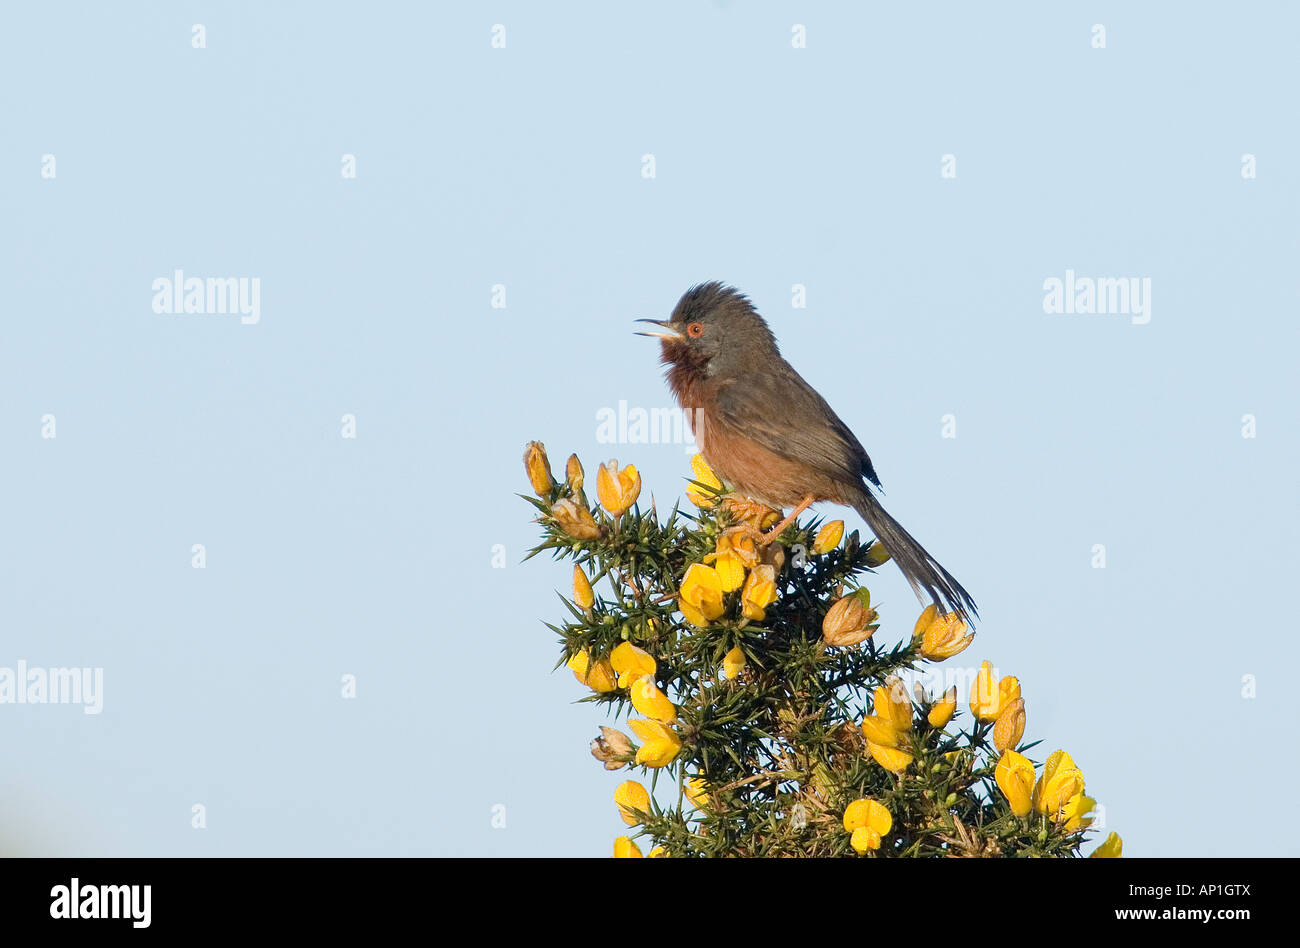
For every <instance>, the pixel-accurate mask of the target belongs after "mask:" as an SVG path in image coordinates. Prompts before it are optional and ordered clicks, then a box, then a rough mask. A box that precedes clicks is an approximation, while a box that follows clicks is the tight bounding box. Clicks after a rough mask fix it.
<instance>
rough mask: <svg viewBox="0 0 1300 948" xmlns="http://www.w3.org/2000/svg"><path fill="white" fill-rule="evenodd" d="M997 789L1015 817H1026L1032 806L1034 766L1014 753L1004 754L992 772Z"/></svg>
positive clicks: (1025, 758) (1027, 759)
mask: <svg viewBox="0 0 1300 948" xmlns="http://www.w3.org/2000/svg"><path fill="white" fill-rule="evenodd" d="M993 779H994V780H996V781H997V784H998V789H999V790H1001V791H1002V795H1003V796H1005V797H1006V798H1007V802H1008V803H1010V804H1011V812H1012V813H1014V814H1015V815H1016V816H1028V815H1029V811H1030V809H1031V808H1032V806H1033V797H1032V793H1033V788H1034V765H1033V764H1032V763H1030V761H1029V758H1028V757H1024V756H1022V755H1021V754H1017V753H1016V752H1015V751H1007V752H1005V753H1004V754H1003V755H1002V757H1001V759H1000V760H999V761H998V765H997V767H996V768H995V769H994V771H993Z"/></svg>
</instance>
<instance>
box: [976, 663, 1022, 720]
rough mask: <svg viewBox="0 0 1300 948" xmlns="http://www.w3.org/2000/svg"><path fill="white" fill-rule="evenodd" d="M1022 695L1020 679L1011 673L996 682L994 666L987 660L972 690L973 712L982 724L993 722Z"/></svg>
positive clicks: (981, 667)
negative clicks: (994, 680)
mask: <svg viewBox="0 0 1300 948" xmlns="http://www.w3.org/2000/svg"><path fill="white" fill-rule="evenodd" d="M1019 697H1020V681H1019V679H1017V678H1013V677H1011V676H1010V675H1008V676H1006V677H1005V678H1003V679H1002V680H1001V681H999V682H997V684H994V682H993V666H992V665H991V664H990V663H988V662H985V663H984V664H982V665H981V666H980V670H979V674H977V675H976V676H975V684H973V685H972V686H971V690H970V709H971V713H972V714H974V715H975V717H976V718H977V719H979V721H980V723H982V724H992V723H993V722H994V721H996V720H997V719H998V717H999V716H1000V715H1001V714H1002V712H1003V710H1004V709H1005V708H1006V707H1007V706H1008V705H1010V704H1011V703H1012V702H1013V701H1015V700H1016V699H1017V698H1019Z"/></svg>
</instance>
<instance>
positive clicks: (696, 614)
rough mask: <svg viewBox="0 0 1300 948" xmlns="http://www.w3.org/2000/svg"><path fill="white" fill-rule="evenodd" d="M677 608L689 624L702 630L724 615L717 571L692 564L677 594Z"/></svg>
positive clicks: (720, 584)
mask: <svg viewBox="0 0 1300 948" xmlns="http://www.w3.org/2000/svg"><path fill="white" fill-rule="evenodd" d="M677 608H678V609H680V610H681V611H682V615H683V616H684V617H685V618H686V621H687V622H689V623H690V624H691V625H694V626H697V627H699V628H701V629H702V628H704V627H705V626H706V625H708V624H709V623H710V622H711V621H712V620H714V619H716V618H718V617H719V616H720V615H722V612H723V603H722V580H721V579H720V578H719V577H718V573H717V570H715V569H713V568H712V567H710V566H704V565H703V564H700V563H692V564H691V565H690V567H689V568H688V569H687V570H686V576H685V577H684V578H683V579H682V588H681V589H680V590H679V591H678V593H677Z"/></svg>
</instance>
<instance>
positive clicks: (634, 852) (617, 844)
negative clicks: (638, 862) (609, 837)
mask: <svg viewBox="0 0 1300 948" xmlns="http://www.w3.org/2000/svg"><path fill="white" fill-rule="evenodd" d="M614 858H615V859H640V858H641V847H640V846H638V845H637V844H636V843H634V842H632V840H631V838H630V837H627V836H620V837H619V838H618V839H616V840H614Z"/></svg>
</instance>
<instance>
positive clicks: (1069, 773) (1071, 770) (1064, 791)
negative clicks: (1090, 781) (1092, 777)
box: [1034, 750, 1083, 822]
mask: <svg viewBox="0 0 1300 948" xmlns="http://www.w3.org/2000/svg"><path fill="white" fill-rule="evenodd" d="M1078 793H1083V771H1081V770H1080V769H1079V768H1078V767H1077V766H1075V763H1074V761H1073V760H1072V759H1071V757H1070V755H1069V754H1067V753H1066V752H1065V751H1062V750H1058V751H1054V752H1053V753H1052V754H1051V755H1050V756H1049V757H1048V758H1047V762H1046V763H1045V764H1043V775H1042V776H1041V777H1040V778H1039V779H1038V786H1036V787H1034V810H1035V811H1036V812H1038V813H1045V814H1047V816H1048V817H1049V818H1050V819H1052V820H1053V821H1057V822H1059V821H1060V820H1061V819H1062V816H1061V814H1062V812H1063V811H1064V809H1065V807H1066V805H1067V804H1068V803H1069V802H1070V798H1071V797H1073V796H1074V795H1075V794H1078Z"/></svg>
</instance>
